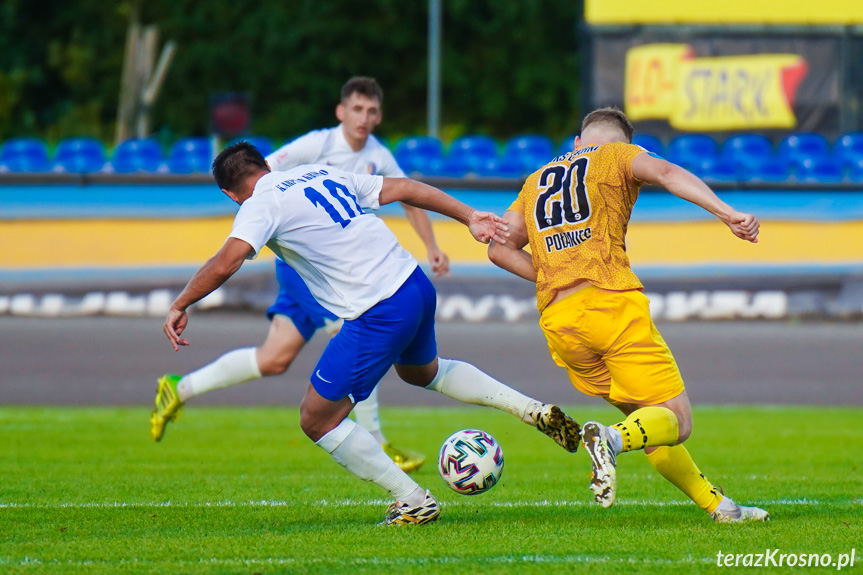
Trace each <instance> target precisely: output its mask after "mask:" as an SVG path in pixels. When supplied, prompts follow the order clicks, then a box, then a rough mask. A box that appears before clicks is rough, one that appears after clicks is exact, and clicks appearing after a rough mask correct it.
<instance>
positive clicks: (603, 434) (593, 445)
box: [582, 421, 617, 509]
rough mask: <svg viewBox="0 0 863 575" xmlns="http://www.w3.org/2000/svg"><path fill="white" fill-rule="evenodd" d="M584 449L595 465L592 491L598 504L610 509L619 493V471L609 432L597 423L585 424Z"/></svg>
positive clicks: (591, 479)
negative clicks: (609, 439)
mask: <svg viewBox="0 0 863 575" xmlns="http://www.w3.org/2000/svg"><path fill="white" fill-rule="evenodd" d="M582 437H583V439H584V448H585V449H587V453H588V455H590V461H591V463H592V464H593V474H592V475H591V478H590V490H591V491H593V498H594V500H596V502H597V503H599V504H600V505H602V506H603V507H604V508H606V509H608V508H609V507H611V506H612V505H614V496H615V492H616V491H617V470H616V469H615V465H616V463H615V457H614V453H613V452H612V451H611V447H610V446H609V444H608V432H607V431H606V429H605V426H604V425H602V424H601V423H597V422H595V421H588V422H587V423H585V424H584V431H583V432H582Z"/></svg>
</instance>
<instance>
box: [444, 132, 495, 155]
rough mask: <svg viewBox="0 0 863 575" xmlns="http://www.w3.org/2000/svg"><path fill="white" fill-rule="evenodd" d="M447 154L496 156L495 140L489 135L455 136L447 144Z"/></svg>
mask: <svg viewBox="0 0 863 575" xmlns="http://www.w3.org/2000/svg"><path fill="white" fill-rule="evenodd" d="M449 156H450V157H453V156H461V157H466V158H482V159H484V160H485V159H489V158H496V157H497V156H498V153H497V141H495V140H494V139H493V138H491V137H489V136H462V137H461V138H456V139H455V140H453V143H452V144H450V146H449Z"/></svg>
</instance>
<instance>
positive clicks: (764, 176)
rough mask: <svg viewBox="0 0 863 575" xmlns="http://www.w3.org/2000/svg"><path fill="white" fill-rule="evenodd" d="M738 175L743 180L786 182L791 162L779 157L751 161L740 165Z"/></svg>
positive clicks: (788, 177) (789, 176)
mask: <svg viewBox="0 0 863 575" xmlns="http://www.w3.org/2000/svg"><path fill="white" fill-rule="evenodd" d="M740 175H741V176H742V179H743V180H745V181H752V182H758V181H761V182H786V181H788V180H789V179H790V178H791V164H790V163H789V162H788V159H787V158H779V157H772V158H767V159H763V160H761V161H753V162H751V163H745V164H743V165H742V167H741V169H740Z"/></svg>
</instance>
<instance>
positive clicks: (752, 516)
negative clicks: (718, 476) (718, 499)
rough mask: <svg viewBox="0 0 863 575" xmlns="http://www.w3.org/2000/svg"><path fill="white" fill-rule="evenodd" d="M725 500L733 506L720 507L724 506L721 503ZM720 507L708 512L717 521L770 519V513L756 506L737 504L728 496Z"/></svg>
mask: <svg viewBox="0 0 863 575" xmlns="http://www.w3.org/2000/svg"><path fill="white" fill-rule="evenodd" d="M725 500H728V502H729V503H730V504H731V505H733V506H734V508H733V509H731V510H726V509H721V508H722V507H724V505H723V504H722V503H725ZM725 500H723V502H722V503H720V507H717V508H716V511H714V512H713V513H711V514H710V517H711V518H712V519H713V520H714V521H716V522H717V523H750V522H754V521H770V514H769V513H768V512H766V511H764V510H763V509H759V508H758V507H746V506H745V505H737V504H736V503H734V501H732V500H731V499H730V498H728V497H726V498H725Z"/></svg>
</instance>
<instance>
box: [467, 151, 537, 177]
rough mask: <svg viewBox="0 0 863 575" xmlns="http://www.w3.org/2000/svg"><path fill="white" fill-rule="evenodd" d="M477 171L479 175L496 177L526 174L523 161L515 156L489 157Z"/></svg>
mask: <svg viewBox="0 0 863 575" xmlns="http://www.w3.org/2000/svg"><path fill="white" fill-rule="evenodd" d="M531 171H532V170H531ZM475 172H476V174H477V175H478V176H483V177H494V178H518V177H521V176H523V175H524V174H525V171H524V169H523V168H522V162H521V161H520V159H519V158H517V157H515V156H502V157H500V158H489V159H488V160H486V161H485V162H483V163H481V164H480V165H479V166H477V167H476V170H475Z"/></svg>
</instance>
